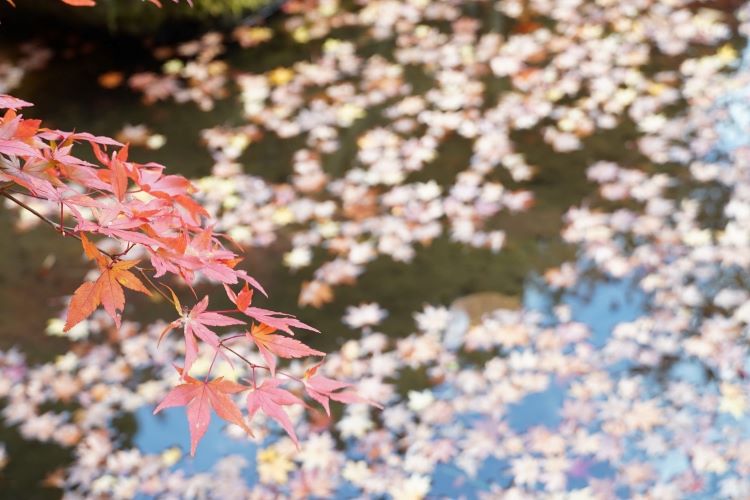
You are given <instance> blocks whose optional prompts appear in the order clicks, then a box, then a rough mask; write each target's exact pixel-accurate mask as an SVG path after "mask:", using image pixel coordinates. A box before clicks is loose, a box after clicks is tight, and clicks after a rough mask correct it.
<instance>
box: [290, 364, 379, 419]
mask: <svg viewBox="0 0 750 500" xmlns="http://www.w3.org/2000/svg"><path fill="white" fill-rule="evenodd" d="M318 367H320V363H318V364H317V365H315V366H313V367H312V368H308V369H307V371H306V372H305V378H304V379H302V382H303V383H304V384H305V391H306V392H307V394H308V395H309V396H310V397H311V398H313V399H314V400H315V401H317V402H318V403H320V404H321V405H322V406H323V408H324V409H325V411H326V414H328V416H330V415H331V408H330V400H331V399H333V400H334V401H339V402H341V403H367V404H370V405H373V406H376V407H378V408H382V407H381V406H380V405H379V404H377V403H373V402H372V401H368V400H367V399H365V398H363V397H362V396H360V395H359V394H357V393H356V392H354V391H353V390H350V389H349V388H350V387H352V384H348V383H346V382H339V381H338V380H333V379H330V378H328V377H324V376H323V375H318V374H317V373H316V372H317V371H318Z"/></svg>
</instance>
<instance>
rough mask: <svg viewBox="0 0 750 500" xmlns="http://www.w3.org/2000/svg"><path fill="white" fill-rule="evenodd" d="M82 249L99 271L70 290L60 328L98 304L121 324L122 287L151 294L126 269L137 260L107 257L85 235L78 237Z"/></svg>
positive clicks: (77, 319)
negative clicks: (94, 278)
mask: <svg viewBox="0 0 750 500" xmlns="http://www.w3.org/2000/svg"><path fill="white" fill-rule="evenodd" d="M81 243H82V244H83V251H84V253H85V254H86V256H87V257H89V258H90V259H93V260H94V261H95V262H96V264H97V266H98V267H99V270H100V271H101V274H100V275H99V278H97V280H96V281H87V282H85V283H83V284H82V285H81V286H79V287H78V289H77V290H76V291H75V293H73V298H72V299H71V300H70V305H69V306H68V316H67V318H66V320H65V327H64V328H63V331H65V332H67V331H68V330H70V329H71V328H73V327H74V326H75V325H77V324H78V323H80V322H81V321H83V320H84V319H86V318H88V317H89V316H90V315H91V314H92V313H93V312H94V311H95V310H96V308H97V307H99V305H102V306H104V310H105V311H107V314H109V315H110V317H112V319H113V320H114V321H115V324H116V325H117V327H118V328H119V326H120V314H119V313H118V311H120V312H122V310H123V309H125V293H124V292H123V289H122V287H123V286H124V287H125V288H129V289H131V290H135V291H136V292H141V293H145V294H146V295H151V292H150V291H149V290H148V289H147V288H146V287H145V286H144V285H143V283H142V282H141V280H139V279H138V278H137V277H136V276H135V275H134V274H133V273H132V272H130V271H128V269H130V268H132V267H133V266H135V265H136V264H138V262H139V261H138V260H119V261H114V260H109V259H108V258H107V257H105V256H104V255H102V253H101V252H100V251H99V249H98V248H96V246H95V245H94V244H93V243H91V242H90V241H89V240H88V239H87V238H86V237H85V236H83V237H82V238H81Z"/></svg>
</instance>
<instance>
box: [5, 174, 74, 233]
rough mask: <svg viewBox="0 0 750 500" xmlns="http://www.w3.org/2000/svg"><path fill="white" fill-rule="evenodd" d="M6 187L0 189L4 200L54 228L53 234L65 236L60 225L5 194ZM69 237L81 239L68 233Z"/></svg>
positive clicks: (63, 227) (63, 229)
mask: <svg viewBox="0 0 750 500" xmlns="http://www.w3.org/2000/svg"><path fill="white" fill-rule="evenodd" d="M8 187H9V186H3V188H2V189H0V196H4V197H5V198H8V199H9V200H10V201H12V202H13V203H15V204H16V205H18V206H19V207H21V208H24V209H26V210H27V211H29V212H31V213H32V214H34V215H36V216H37V217H39V218H40V219H41V220H43V221H44V222H46V223H47V224H49V225H50V226H52V228H54V230H55V232H57V231H61V232H62V235H63V236H65V235H66V233H65V232H64V231H65V229H66V228H65V226H63V225H62V224H58V223H57V222H55V221H53V220H52V219H49V218H47V217H46V216H44V215H42V214H41V213H39V212H37V211H36V210H34V209H33V208H31V207H30V206H28V205H27V204H26V203H24V202H22V201H21V200H19V199H18V198H16V197H14V196H12V195H11V194H9V193H7V192H6V191H5V189H7V188H8ZM70 235H71V236H73V237H74V238H76V239H78V240H80V239H81V237H80V236H78V235H76V234H73V233H70Z"/></svg>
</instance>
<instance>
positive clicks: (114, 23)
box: [3, 0, 284, 35]
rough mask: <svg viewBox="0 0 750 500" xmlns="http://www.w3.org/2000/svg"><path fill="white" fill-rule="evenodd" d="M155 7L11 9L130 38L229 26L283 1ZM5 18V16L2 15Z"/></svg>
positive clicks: (118, 0)
mask: <svg viewBox="0 0 750 500" xmlns="http://www.w3.org/2000/svg"><path fill="white" fill-rule="evenodd" d="M161 3H162V7H161V8H158V7H156V6H155V5H153V4H152V3H150V2H148V1H146V0H98V2H97V5H96V6H95V7H87V8H71V7H70V6H69V5H66V4H64V3H63V2H60V1H55V0H16V2H15V4H16V7H15V8H12V7H9V6H7V5H6V6H3V12H5V13H8V14H9V15H8V17H10V11H9V9H12V10H13V12H12V16H13V18H17V19H18V20H19V21H26V22H29V21H37V20H39V19H40V18H45V19H44V20H45V21H56V22H59V23H62V24H66V25H69V26H71V27H74V26H78V27H88V28H92V29H105V30H107V31H110V32H118V33H128V34H133V35H142V34H151V33H154V32H156V31H157V30H158V29H159V28H161V27H163V26H164V25H165V24H176V25H179V24H184V25H202V26H205V27H212V28H217V27H222V26H232V25H235V24H238V23H240V22H243V21H247V20H250V19H253V18H254V17H256V16H260V17H265V16H267V15H269V14H270V13H272V12H273V11H275V10H276V9H277V8H279V7H281V5H282V4H283V3H284V0H193V6H192V7H191V6H190V5H189V4H188V3H187V1H186V0H180V2H179V3H174V2H172V0H161ZM3 17H5V16H3Z"/></svg>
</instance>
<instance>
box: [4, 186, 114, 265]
mask: <svg viewBox="0 0 750 500" xmlns="http://www.w3.org/2000/svg"><path fill="white" fill-rule="evenodd" d="M8 187H9V186H7V185H6V186H3V187H2V188H1V189H0V196H3V197H5V198H7V199H9V200H10V201H12V202H13V203H15V204H16V205H18V206H19V207H21V208H23V209H25V210H27V211H28V212H31V213H32V214H34V215H36V216H37V217H39V219H41V220H42V221H44V222H45V223H47V224H49V225H50V226H51V227H52V228H53V229H54V230H55V232H59V233H60V234H61V235H62V236H63V237H65V236H72V237H73V238H75V239H77V240H78V241H82V240H81V237H80V236H78V235H77V234H76V230H75V229H74V228H69V227H65V226H64V225H63V224H58V223H57V222H55V221H53V220H52V219H50V218H48V217H47V216H45V215H42V214H41V213H39V212H38V211H37V210H35V209H33V208H31V207H30V206H29V205H27V204H26V203H24V202H22V201H21V200H19V199H18V198H16V197H15V196H13V195H11V194H10V193H8V192H7V191H6V189H7V188H8ZM99 251H100V252H101V253H103V254H104V255H106V256H107V257H109V258H110V259H112V260H117V256H116V255H112V254H111V253H109V252H107V251H106V250H102V249H101V248H100V249H99Z"/></svg>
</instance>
